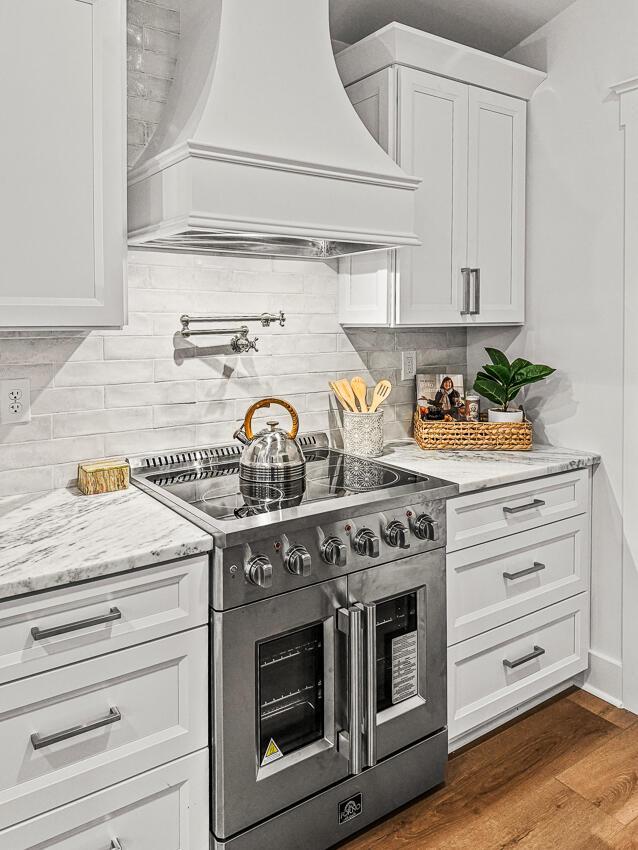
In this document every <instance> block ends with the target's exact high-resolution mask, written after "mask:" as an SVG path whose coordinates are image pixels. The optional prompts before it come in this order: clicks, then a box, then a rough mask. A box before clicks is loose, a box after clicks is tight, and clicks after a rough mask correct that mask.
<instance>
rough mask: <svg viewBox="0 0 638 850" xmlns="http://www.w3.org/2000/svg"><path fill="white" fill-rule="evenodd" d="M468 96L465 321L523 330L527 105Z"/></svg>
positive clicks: (474, 91)
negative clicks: (467, 290)
mask: <svg viewBox="0 0 638 850" xmlns="http://www.w3.org/2000/svg"><path fill="white" fill-rule="evenodd" d="M469 96H470V102H469V156H468V162H469V168H468V266H469V267H470V268H472V270H473V271H472V275H471V277H472V279H471V290H470V291H471V297H470V305H471V310H472V315H471V316H469V317H468V320H469V323H471V324H481V325H485V324H500V323H509V324H516V323H521V324H522V323H523V322H524V320H525V166H526V155H525V147H526V114H527V104H526V102H525V101H524V100H517V99H516V98H513V97H506V96H505V95H502V94H496V93H495V92H490V91H485V90H483V89H479V88H474V87H470V90H469ZM477 270H478V271H477Z"/></svg>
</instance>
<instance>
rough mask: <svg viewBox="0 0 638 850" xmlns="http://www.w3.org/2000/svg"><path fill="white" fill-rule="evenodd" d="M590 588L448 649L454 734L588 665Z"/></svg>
mask: <svg viewBox="0 0 638 850" xmlns="http://www.w3.org/2000/svg"><path fill="white" fill-rule="evenodd" d="M588 650H589V593H581V594H579V595H578V596H574V597H572V598H571V599H567V600H565V601H563V602H557V603H556V604H555V605H550V606H549V607H548V608H544V609H543V610H542V611H537V612H536V613H534V614H529V615H528V616H527V617H522V618H521V619H520V620H515V621H514V622H513V623H508V624H507V625H505V626H500V627H499V628H497V629H492V631H489V632H485V633H484V634H481V635H478V637H474V638H470V639H469V640H465V641H463V642H462V643H458V644H456V645H455V646H451V647H450V648H449V649H448V727H449V736H450V740H454V738H457V737H459V736H460V735H462V734H464V733H465V732H468V731H469V730H470V729H475V728H476V727H478V726H481V725H482V724H483V723H487V722H488V721H490V720H492V719H493V718H495V717H498V715H499V714H502V713H503V712H506V711H508V710H509V709H512V708H515V707H516V706H518V705H520V704H521V703H524V702H525V701H526V700H528V699H531V698H532V697H534V696H537V695H538V694H541V693H542V692H543V691H545V690H548V689H549V688H552V687H554V686H555V685H558V684H560V683H561V682H564V681H566V680H567V679H569V678H571V677H572V676H574V675H575V674H576V673H580V672H581V671H582V670H585V669H586V668H587V663H588Z"/></svg>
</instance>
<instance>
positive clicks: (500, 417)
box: [487, 408, 523, 422]
mask: <svg viewBox="0 0 638 850" xmlns="http://www.w3.org/2000/svg"><path fill="white" fill-rule="evenodd" d="M487 421H488V422H522V421H523V411H522V410H496V409H494V408H490V409H489V410H488V411H487Z"/></svg>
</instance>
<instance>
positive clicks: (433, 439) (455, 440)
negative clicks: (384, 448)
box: [414, 412, 533, 452]
mask: <svg viewBox="0 0 638 850" xmlns="http://www.w3.org/2000/svg"><path fill="white" fill-rule="evenodd" d="M532 436H533V432H532V425H531V423H530V422H505V423H501V422H424V421H423V420H422V419H421V418H420V416H419V414H418V412H417V413H415V414H414V439H415V440H416V441H417V443H418V444H419V446H421V448H422V449H426V450H429V451H464V452H470V451H488V452H528V451H529V450H530V449H531V448H532Z"/></svg>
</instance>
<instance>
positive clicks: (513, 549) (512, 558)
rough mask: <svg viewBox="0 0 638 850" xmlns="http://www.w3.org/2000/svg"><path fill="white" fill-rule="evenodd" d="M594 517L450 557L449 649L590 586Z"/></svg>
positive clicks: (574, 519)
mask: <svg viewBox="0 0 638 850" xmlns="http://www.w3.org/2000/svg"><path fill="white" fill-rule="evenodd" d="M589 550H590V521H589V514H581V516H577V517H574V518H573V519H565V520H562V521H561V522H554V523H551V524H550V525H543V526H541V527H540V528H533V529H531V530H530V531H522V532H521V533H520V534H514V535H512V536H511V537H504V538H502V539H500V540H493V541H491V542H490V543H482V544H481V545H480V546H472V547H471V548H470V549H461V550H460V551H459V552H452V553H450V554H449V555H448V556H447V560H446V563H447V600H448V603H447V605H448V645H449V646H450V645H452V644H454V643H458V642H459V641H462V640H467V638H470V637H474V636H475V635H478V634H481V632H486V631H488V630H489V629H493V628H496V627H497V626H502V625H503V624H504V623H508V622H510V621H511V620H516V619H517V618H519V617H523V616H525V615H526V614H531V613H533V612H534V611H538V610H539V608H546V607H547V606H548V605H552V604H553V603H554V602H560V600H561V599H567V598H568V597H570V596H576V594H578V593H583V592H584V591H585V590H587V589H588V587H589V557H590V556H589Z"/></svg>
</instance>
